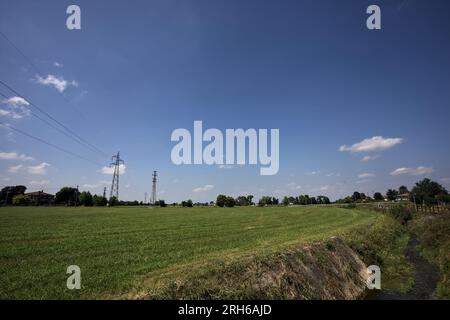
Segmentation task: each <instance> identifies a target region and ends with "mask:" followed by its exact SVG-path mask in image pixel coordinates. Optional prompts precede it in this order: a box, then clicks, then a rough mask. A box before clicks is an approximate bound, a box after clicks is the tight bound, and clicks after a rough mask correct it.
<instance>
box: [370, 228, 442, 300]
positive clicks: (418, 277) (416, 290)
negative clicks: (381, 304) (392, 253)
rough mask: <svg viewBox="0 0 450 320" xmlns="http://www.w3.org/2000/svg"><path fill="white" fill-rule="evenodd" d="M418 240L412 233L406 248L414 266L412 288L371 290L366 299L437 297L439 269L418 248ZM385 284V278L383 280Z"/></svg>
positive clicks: (428, 298) (426, 298) (406, 252)
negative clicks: (401, 290)
mask: <svg viewBox="0 0 450 320" xmlns="http://www.w3.org/2000/svg"><path fill="white" fill-rule="evenodd" d="M418 243H419V242H418V240H417V237H416V236H415V235H411V237H410V239H409V241H408V245H407V246H406V249H405V256H406V258H407V259H408V261H409V262H410V263H411V264H412V266H413V268H414V273H413V279H414V283H413V286H412V288H411V289H410V290H409V291H408V292H406V293H401V292H392V291H390V292H389V291H383V289H381V290H380V291H374V290H370V291H369V293H368V294H367V296H366V300H430V299H435V296H434V292H435V290H436V286H437V283H438V281H439V269H438V267H437V266H436V265H434V264H432V263H430V262H429V261H428V260H426V259H425V258H423V257H422V256H421V255H420V253H419V251H418V249H417V245H418ZM381 285H382V286H383V280H382V281H381Z"/></svg>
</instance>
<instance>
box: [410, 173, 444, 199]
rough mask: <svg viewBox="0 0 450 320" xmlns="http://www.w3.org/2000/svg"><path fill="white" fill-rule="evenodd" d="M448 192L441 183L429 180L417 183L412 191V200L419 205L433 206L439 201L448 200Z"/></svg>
mask: <svg viewBox="0 0 450 320" xmlns="http://www.w3.org/2000/svg"><path fill="white" fill-rule="evenodd" d="M447 195H448V191H447V190H446V189H445V188H444V187H443V186H442V185H440V184H439V183H437V182H435V181H432V180H430V179H428V178H426V179H423V180H422V181H419V182H417V183H416V185H415V186H414V188H412V190H411V198H412V200H414V198H415V200H416V202H418V203H426V204H432V203H437V202H438V201H439V199H444V200H445V199H446V198H447V197H446V196H447Z"/></svg>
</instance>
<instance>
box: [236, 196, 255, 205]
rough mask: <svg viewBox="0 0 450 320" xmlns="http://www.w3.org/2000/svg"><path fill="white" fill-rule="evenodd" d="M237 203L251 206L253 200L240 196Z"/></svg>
mask: <svg viewBox="0 0 450 320" xmlns="http://www.w3.org/2000/svg"><path fill="white" fill-rule="evenodd" d="M236 205H237V206H249V205H251V201H249V198H248V197H246V196H239V197H237V199H236Z"/></svg>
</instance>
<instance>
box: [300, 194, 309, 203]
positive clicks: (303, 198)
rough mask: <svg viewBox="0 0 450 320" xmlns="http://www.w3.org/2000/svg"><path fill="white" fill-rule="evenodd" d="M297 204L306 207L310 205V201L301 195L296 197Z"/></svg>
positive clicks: (305, 195)
mask: <svg viewBox="0 0 450 320" xmlns="http://www.w3.org/2000/svg"><path fill="white" fill-rule="evenodd" d="M298 204H302V205H306V204H311V200H310V199H309V196H308V195H307V194H304V195H303V194H302V195H299V196H298Z"/></svg>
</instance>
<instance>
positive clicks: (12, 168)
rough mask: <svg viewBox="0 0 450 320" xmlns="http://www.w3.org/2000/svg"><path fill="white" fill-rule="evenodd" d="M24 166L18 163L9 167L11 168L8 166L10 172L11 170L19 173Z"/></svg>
mask: <svg viewBox="0 0 450 320" xmlns="http://www.w3.org/2000/svg"><path fill="white" fill-rule="evenodd" d="M22 168H23V165H21V164H19V165H17V166H12V167H9V168H8V172H11V173H17V172H19V171H20V170H22Z"/></svg>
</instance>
